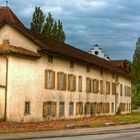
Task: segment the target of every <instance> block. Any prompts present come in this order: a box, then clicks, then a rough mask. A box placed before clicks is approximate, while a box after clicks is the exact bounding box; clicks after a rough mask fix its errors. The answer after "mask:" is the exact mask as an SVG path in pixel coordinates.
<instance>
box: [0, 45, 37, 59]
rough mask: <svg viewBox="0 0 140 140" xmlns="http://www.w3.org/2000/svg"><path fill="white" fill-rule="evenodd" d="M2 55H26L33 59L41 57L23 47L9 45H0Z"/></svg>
mask: <svg viewBox="0 0 140 140" xmlns="http://www.w3.org/2000/svg"><path fill="white" fill-rule="evenodd" d="M0 54H18V55H25V56H31V57H39V55H38V54H36V53H34V52H32V51H29V50H26V49H24V48H21V47H16V46H13V45H8V44H0Z"/></svg>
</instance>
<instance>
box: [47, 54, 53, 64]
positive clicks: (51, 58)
mask: <svg viewBox="0 0 140 140" xmlns="http://www.w3.org/2000/svg"><path fill="white" fill-rule="evenodd" d="M48 62H49V63H53V56H52V55H48Z"/></svg>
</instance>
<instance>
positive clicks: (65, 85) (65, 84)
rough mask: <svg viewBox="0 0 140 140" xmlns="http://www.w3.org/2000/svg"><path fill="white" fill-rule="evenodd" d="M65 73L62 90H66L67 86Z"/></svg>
mask: <svg viewBox="0 0 140 140" xmlns="http://www.w3.org/2000/svg"><path fill="white" fill-rule="evenodd" d="M66 81H67V74H64V90H66V87H67V82H66Z"/></svg>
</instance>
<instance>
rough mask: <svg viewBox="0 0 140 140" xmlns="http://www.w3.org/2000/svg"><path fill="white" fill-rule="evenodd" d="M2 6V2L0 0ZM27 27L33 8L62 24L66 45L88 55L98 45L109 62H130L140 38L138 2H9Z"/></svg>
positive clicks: (103, 0)
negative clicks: (37, 8)
mask: <svg viewBox="0 0 140 140" xmlns="http://www.w3.org/2000/svg"><path fill="white" fill-rule="evenodd" d="M0 2H1V5H5V0H1V1H0ZM9 6H10V8H11V9H12V10H13V11H14V12H15V13H16V15H17V16H18V17H19V18H20V20H21V21H22V22H23V23H24V24H25V25H26V26H27V27H29V25H30V22H31V19H32V14H33V12H34V8H35V6H40V7H41V9H42V10H43V11H44V13H45V14H46V15H47V14H48V12H51V13H52V15H53V17H54V18H55V19H60V20H61V21H62V22H63V26H64V31H65V33H66V35H67V40H66V43H68V44H70V45H73V46H75V47H77V48H80V49H82V50H85V51H88V50H90V48H91V47H92V46H93V45H94V44H96V43H97V44H99V45H100V46H101V47H102V48H103V49H104V51H105V52H106V54H107V55H109V56H110V57H111V59H129V60H132V58H133V53H134V49H135V44H136V41H137V39H138V37H139V36H140V0H9Z"/></svg>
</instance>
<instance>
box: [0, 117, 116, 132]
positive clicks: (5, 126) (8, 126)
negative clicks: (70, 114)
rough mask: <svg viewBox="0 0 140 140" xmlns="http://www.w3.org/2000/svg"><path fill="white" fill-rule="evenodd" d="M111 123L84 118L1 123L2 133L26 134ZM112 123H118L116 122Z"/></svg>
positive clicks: (104, 120) (105, 120) (0, 130)
mask: <svg viewBox="0 0 140 140" xmlns="http://www.w3.org/2000/svg"><path fill="white" fill-rule="evenodd" d="M106 122H110V120H107V119H104V118H83V119H71V120H55V121H45V122H34V123H16V122H3V121H0V132H22V131H23V132H26V131H45V130H55V129H64V128H66V126H67V125H72V124H73V125H75V126H82V125H83V126H84V125H85V126H86V125H91V124H98V123H99V124H101V123H106ZM111 122H117V121H116V120H114V121H112V120H111Z"/></svg>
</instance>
